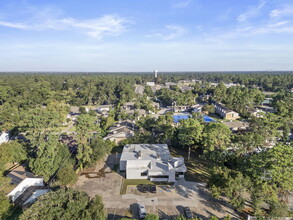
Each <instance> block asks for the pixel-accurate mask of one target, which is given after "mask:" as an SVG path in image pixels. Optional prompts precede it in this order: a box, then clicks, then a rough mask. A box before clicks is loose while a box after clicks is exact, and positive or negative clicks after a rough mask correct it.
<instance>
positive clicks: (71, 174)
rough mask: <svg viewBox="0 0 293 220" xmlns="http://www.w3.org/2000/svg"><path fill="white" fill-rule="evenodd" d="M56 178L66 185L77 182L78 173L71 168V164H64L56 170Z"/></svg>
mask: <svg viewBox="0 0 293 220" xmlns="http://www.w3.org/2000/svg"><path fill="white" fill-rule="evenodd" d="M57 179H58V180H59V182H60V183H61V184H62V185H64V186H68V185H72V184H75V183H76V182H77V179H78V175H77V174H76V172H75V171H74V170H73V166H66V167H63V168H61V169H60V170H59V171H58V174H57Z"/></svg>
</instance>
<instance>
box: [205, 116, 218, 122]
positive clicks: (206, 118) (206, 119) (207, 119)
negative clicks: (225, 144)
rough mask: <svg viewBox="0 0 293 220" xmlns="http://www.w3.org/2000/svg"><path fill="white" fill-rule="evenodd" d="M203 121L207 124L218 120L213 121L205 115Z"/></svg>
mask: <svg viewBox="0 0 293 220" xmlns="http://www.w3.org/2000/svg"><path fill="white" fill-rule="evenodd" d="M203 120H204V121H205V122H217V121H216V120H214V119H212V118H211V117H209V116H207V115H204V116H203Z"/></svg>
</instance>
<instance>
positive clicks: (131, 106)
mask: <svg viewBox="0 0 293 220" xmlns="http://www.w3.org/2000/svg"><path fill="white" fill-rule="evenodd" d="M134 105H135V103H134V102H125V103H124V104H123V106H122V108H123V109H124V110H133V109H134Z"/></svg>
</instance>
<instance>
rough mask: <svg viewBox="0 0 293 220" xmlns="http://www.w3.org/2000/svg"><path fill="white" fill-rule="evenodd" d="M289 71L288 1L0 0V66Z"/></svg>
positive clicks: (292, 16) (292, 8)
mask: <svg viewBox="0 0 293 220" xmlns="http://www.w3.org/2000/svg"><path fill="white" fill-rule="evenodd" d="M153 69H158V70H159V71H233V70H238V71H242V70H243V71H245V70H261V71H262V70H293V1H292V0H241V1H239V0H221V1H219V0H107V1H106V0H104V1H101V0H83V1H82V0H62V1H60V0H46V1H45V0H23V1H15V0H0V71H152V70H153Z"/></svg>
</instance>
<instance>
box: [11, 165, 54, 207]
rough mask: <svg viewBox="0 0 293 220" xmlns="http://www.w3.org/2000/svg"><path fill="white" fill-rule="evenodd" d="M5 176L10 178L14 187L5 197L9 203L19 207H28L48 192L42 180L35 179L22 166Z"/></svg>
mask: <svg viewBox="0 0 293 220" xmlns="http://www.w3.org/2000/svg"><path fill="white" fill-rule="evenodd" d="M6 176H7V177H9V178H11V185H13V186H15V187H14V188H13V190H12V191H11V192H10V193H8V194H7V196H8V197H9V198H10V200H11V202H13V203H14V204H16V205H19V206H21V207H26V206H29V205H30V204H32V203H33V202H34V201H35V200H36V199H37V198H38V197H40V196H41V195H43V194H45V193H47V192H49V191H50V189H49V188H48V187H46V186H45V184H44V181H43V178H38V177H35V176H34V175H33V174H32V173H30V172H27V171H26V170H25V168H24V167H23V166H19V167H17V168H15V169H14V170H12V171H11V172H9V173H8V174H7V175H6Z"/></svg>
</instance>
